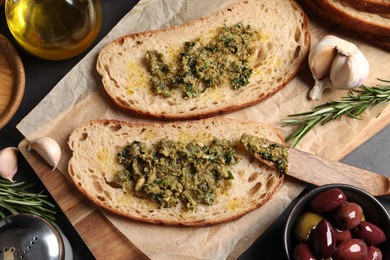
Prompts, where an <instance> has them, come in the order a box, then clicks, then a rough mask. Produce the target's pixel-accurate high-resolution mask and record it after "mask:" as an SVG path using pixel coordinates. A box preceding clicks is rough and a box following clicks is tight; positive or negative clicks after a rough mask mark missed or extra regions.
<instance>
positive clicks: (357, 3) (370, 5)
mask: <svg viewBox="0 0 390 260" xmlns="http://www.w3.org/2000/svg"><path fill="white" fill-rule="evenodd" d="M342 1H343V2H346V3H348V4H350V5H352V6H353V7H354V8H356V9H357V10H360V11H363V12H370V13H376V14H388V15H389V13H390V1H388V0H342Z"/></svg>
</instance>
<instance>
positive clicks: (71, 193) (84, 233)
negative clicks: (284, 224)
mask: <svg viewBox="0 0 390 260" xmlns="http://www.w3.org/2000/svg"><path fill="white" fill-rule="evenodd" d="M314 26H316V25H314ZM314 29H315V28H314ZM332 29H334V30H340V27H334V28H332ZM367 55H370V54H367ZM375 66H376V68H375V69H377V71H376V74H377V75H384V76H387V75H388V66H384V64H375ZM389 76H390V75H389ZM381 116H382V119H383V120H380V121H378V122H377V123H376V124H373V125H372V126H370V127H369V128H367V129H365V131H364V133H363V132H362V133H359V135H358V136H356V137H355V139H354V142H353V143H352V144H350V146H349V147H346V148H345V150H343V151H340V153H339V154H337V155H335V157H337V158H342V157H343V156H345V155H346V154H348V153H349V152H351V151H352V150H353V149H354V148H355V147H357V146H359V145H360V144H362V143H363V142H364V141H366V140H367V139H369V138H370V137H371V136H373V135H374V134H375V133H377V132H379V131H380V130H381V129H383V128H384V127H385V126H387V125H388V124H389V123H390V109H386V110H385V111H384V113H382V115H381ZM26 147H27V141H26V140H24V141H22V142H21V143H20V144H19V149H20V151H21V153H22V154H23V155H24V157H25V158H26V160H27V161H28V162H29V163H30V165H31V166H32V168H33V169H34V171H35V172H36V173H37V175H38V177H39V178H40V179H41V180H42V182H43V183H44V185H45V186H46V188H47V189H48V191H49V192H50V193H51V195H52V196H53V198H54V199H55V200H56V202H57V204H58V205H59V206H60V207H61V209H62V211H63V212H64V213H65V215H66V216H67V217H68V219H69V221H70V222H71V223H72V224H73V225H74V227H75V229H76V230H77V232H78V233H79V234H80V236H81V237H82V239H83V240H84V241H85V243H86V244H87V246H88V247H89V249H90V250H91V252H92V253H93V254H94V256H95V257H96V258H97V259H107V256H109V258H110V259H123V258H124V259H147V256H146V255H145V254H144V253H142V252H141V251H140V250H139V249H138V248H137V247H136V246H134V244H132V243H131V241H129V240H128V239H127V238H126V237H125V236H124V235H123V234H122V233H121V232H119V231H118V230H117V229H116V228H115V227H114V226H113V224H112V223H111V222H110V221H109V220H107V219H106V218H105V216H104V215H103V214H102V211H101V209H98V208H97V207H96V206H95V205H94V204H93V203H92V202H90V201H89V200H88V199H87V198H85V197H84V195H82V194H81V193H80V192H78V190H77V189H76V188H75V187H74V186H73V184H72V183H71V182H70V181H69V180H68V179H67V178H66V177H64V175H63V174H61V173H60V172H58V171H53V172H52V171H51V169H50V168H49V167H48V166H47V164H46V163H45V162H44V161H43V159H41V158H40V157H39V156H38V155H37V154H36V153H34V152H29V151H27V150H26ZM96 227H99V228H96Z"/></svg>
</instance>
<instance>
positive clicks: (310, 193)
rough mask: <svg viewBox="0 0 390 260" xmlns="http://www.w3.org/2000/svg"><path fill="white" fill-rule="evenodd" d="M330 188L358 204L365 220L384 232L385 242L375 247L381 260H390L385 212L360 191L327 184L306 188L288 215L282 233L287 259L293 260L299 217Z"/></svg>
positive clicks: (389, 222) (389, 230)
mask: <svg viewBox="0 0 390 260" xmlns="http://www.w3.org/2000/svg"><path fill="white" fill-rule="evenodd" d="M332 188H339V189H341V190H342V191H343V192H344V194H345V195H346V197H347V201H351V202H356V203H358V204H359V205H360V206H361V207H362V209H363V213H364V216H365V218H366V220H367V221H370V222H372V223H374V224H375V225H377V226H379V227H380V228H381V229H382V230H383V231H384V233H385V235H386V238H387V240H386V241H385V242H383V243H382V244H380V245H378V246H377V247H378V248H380V249H381V251H382V254H383V259H390V216H389V214H388V212H387V210H386V209H385V208H384V207H383V205H382V204H381V203H380V202H379V201H378V200H377V199H376V198H375V197H374V196H372V195H370V194H369V193H367V192H365V191H364V190H362V189H359V188H357V187H354V186H350V185H345V184H329V185H324V186H319V187H314V188H308V189H307V190H305V192H304V194H303V195H302V196H300V197H299V199H298V200H297V202H296V204H295V205H294V206H293V207H292V209H291V212H290V213H289V216H288V218H287V221H286V225H285V227H284V232H283V236H284V237H283V239H284V250H285V252H286V256H287V259H293V250H294V247H295V246H296V245H297V244H298V241H297V239H296V238H295V236H294V228H295V224H296V222H297V220H298V218H299V216H300V215H302V213H303V212H304V211H306V210H308V209H307V205H308V203H309V201H310V200H311V199H312V198H313V197H314V196H316V195H317V194H319V193H321V192H323V191H325V190H328V189H332Z"/></svg>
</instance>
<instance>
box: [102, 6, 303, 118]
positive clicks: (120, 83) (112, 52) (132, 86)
mask: <svg viewBox="0 0 390 260" xmlns="http://www.w3.org/2000/svg"><path fill="white" fill-rule="evenodd" d="M287 21H288V22H287ZM238 23H242V24H243V25H245V26H246V25H250V26H251V27H252V28H253V29H254V30H255V31H256V32H258V33H259V34H260V37H259V39H258V41H256V43H255V45H256V52H255V53H256V54H257V55H256V57H254V59H255V61H254V62H253V73H252V75H251V77H250V79H249V83H248V84H247V85H246V86H244V87H242V88H240V89H238V90H234V89H233V88H232V87H231V86H230V85H229V84H221V85H219V86H218V87H215V88H208V89H207V90H206V91H205V92H204V93H203V94H201V95H199V96H198V97H195V98H183V96H182V94H181V93H173V94H172V96H170V97H163V96H161V95H156V94H154V93H152V92H151V90H150V88H151V86H150V85H151V75H150V71H149V68H148V65H147V63H146V62H145V55H146V53H147V51H151V50H156V51H158V52H160V53H162V54H163V55H164V56H165V57H171V56H173V55H174V54H176V53H178V52H179V50H180V49H182V48H183V46H184V43H185V42H188V41H196V40H199V39H209V38H211V37H212V36H213V35H214V34H215V32H216V31H217V29H218V28H220V27H222V26H233V25H236V24H238ZM309 48H310V33H309V27H308V20H307V17H306V15H305V14H304V12H303V11H302V10H301V8H300V6H299V5H298V4H296V3H295V2H294V1H292V0H277V1H267V0H246V1H242V2H240V3H238V4H236V5H233V6H231V7H229V8H226V9H223V10H221V11H219V12H217V13H215V14H213V15H211V16H209V17H206V18H202V19H198V20H194V21H191V22H189V23H186V24H183V25H181V26H176V27H171V28H167V29H163V30H156V31H148V32H143V33H138V34H132V35H127V36H124V37H121V38H119V39H117V40H115V41H113V42H111V43H109V44H108V45H107V46H105V47H104V48H103V49H102V50H101V51H100V53H99V57H98V60H97V71H98V72H99V73H100V75H101V76H102V82H103V85H104V88H105V90H106V92H107V93H108V95H109V96H110V97H111V98H112V99H113V100H114V102H115V103H116V104H117V105H118V106H120V107H122V108H124V109H126V110H129V111H133V112H136V113H139V114H141V115H144V116H148V117H155V118H156V117H157V118H168V119H195V118H204V117H208V116H213V115H217V114H221V113H226V112H231V111H235V110H238V109H242V108H245V107H248V106H251V105H254V104H257V103H259V102H260V101H262V100H264V99H266V98H267V97H269V96H271V95H273V94H274V93H275V92H277V91H278V90H280V89H281V88H283V87H284V86H285V85H286V84H287V83H288V82H289V81H290V80H292V79H293V78H294V76H295V75H296V74H297V73H298V71H299V69H300V68H301V67H302V66H303V64H304V61H305V59H306V57H307V54H308V51H309Z"/></svg>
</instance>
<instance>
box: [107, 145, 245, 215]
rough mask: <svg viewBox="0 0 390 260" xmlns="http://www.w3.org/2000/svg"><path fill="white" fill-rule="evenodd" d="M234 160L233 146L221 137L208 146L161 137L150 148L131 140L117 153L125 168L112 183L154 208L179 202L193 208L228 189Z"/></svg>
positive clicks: (212, 200) (212, 199)
mask: <svg viewBox="0 0 390 260" xmlns="http://www.w3.org/2000/svg"><path fill="white" fill-rule="evenodd" d="M238 160H239V158H238V156H237V155H236V154H235V148H234V147H233V146H232V145H231V144H230V142H229V141H227V140H224V139H214V140H213V141H212V142H211V144H210V145H203V144H200V143H198V142H196V141H192V142H190V143H182V142H175V141H172V140H169V139H162V140H161V141H160V142H158V143H157V144H156V145H154V146H151V147H146V145H145V144H144V143H141V142H138V141H135V142H133V143H131V144H130V145H127V146H126V147H124V149H123V150H122V151H121V152H119V153H118V162H119V163H120V164H122V165H123V166H124V167H125V170H123V171H119V172H117V173H116V175H115V182H116V183H117V184H119V185H120V186H121V187H122V188H123V189H130V191H132V192H135V194H136V195H137V196H140V197H143V198H147V199H150V200H151V201H153V202H156V203H157V205H158V207H164V208H167V207H173V206H176V205H177V204H178V203H179V202H180V201H181V202H182V203H183V204H184V205H186V207H187V209H195V208H196V206H197V205H198V204H206V205H212V204H213V202H214V200H215V197H216V196H217V195H218V193H219V192H223V191H224V190H226V189H228V188H229V186H230V185H231V180H232V179H233V174H232V172H230V170H229V166H230V165H233V164H236V163H237V162H238Z"/></svg>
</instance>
